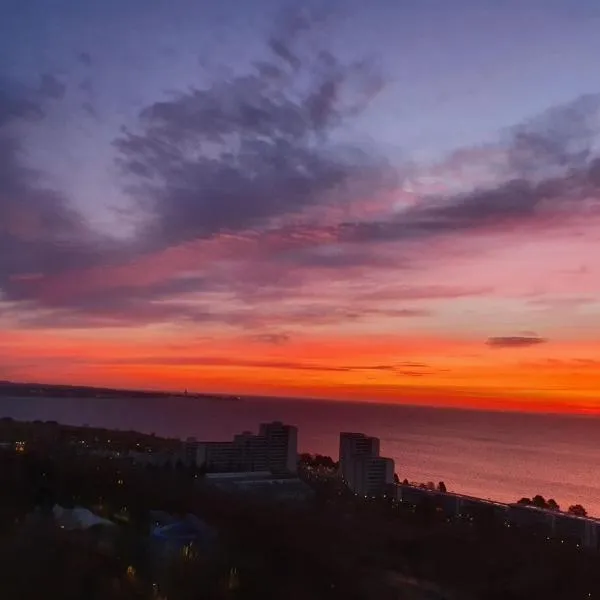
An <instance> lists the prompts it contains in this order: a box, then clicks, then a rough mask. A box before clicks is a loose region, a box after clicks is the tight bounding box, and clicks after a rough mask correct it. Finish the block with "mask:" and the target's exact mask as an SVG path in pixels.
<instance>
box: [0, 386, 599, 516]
mask: <svg viewBox="0 0 600 600" xmlns="http://www.w3.org/2000/svg"><path fill="white" fill-rule="evenodd" d="M0 416H8V417H12V418H15V419H20V420H34V419H40V420H55V421H58V422H60V423H65V424H73V425H85V424H88V425H92V426H100V427H107V428H110V429H121V430H137V431H142V432H145V433H151V432H154V433H156V434H157V435H161V436H166V437H177V438H181V439H185V438H187V437H196V438H197V439H199V440H207V441H211V440H213V441H214V440H225V439H229V438H231V437H232V436H233V435H234V434H235V433H239V432H241V431H256V430H257V428H258V424H259V423H261V422H265V421H271V420H280V421H283V422H285V423H289V424H293V425H296V426H297V427H298V447H299V451H300V452H310V453H320V454H327V455H330V456H332V457H333V458H335V459H337V455H338V439H339V433H340V431H359V432H363V433H366V434H368V435H373V436H376V437H378V438H380V439H381V453H382V455H384V456H390V457H392V458H393V459H394V460H395V462H396V472H397V473H398V475H399V477H400V479H401V480H402V479H404V478H407V479H408V480H409V481H415V482H429V481H433V482H435V483H436V484H437V483H438V482H439V481H444V482H445V484H446V487H447V488H448V490H450V491H454V492H457V493H462V494H468V495H472V496H477V497H480V498H489V499H493V500H497V501H500V502H515V501H517V500H518V499H520V498H522V497H523V496H528V497H531V496H534V495H536V494H541V495H543V496H544V497H545V498H554V499H555V500H556V501H557V502H558V503H559V505H560V506H561V507H562V508H563V509H566V508H567V507H568V506H569V505H571V504H582V505H583V506H584V507H585V508H586V509H587V511H588V513H589V514H590V515H593V516H598V517H600V418H598V417H595V416H587V415H586V416H580V415H563V414H561V415H556V414H532V413H513V412H490V411H486V412H484V411H474V410H458V409H446V408H431V407H421V406H418V407H416V406H407V405H398V404H394V405H391V404H366V403H364V404H361V403H356V402H340V401H336V402H333V401H316V400H292V399H285V398H244V399H241V400H223V399H197V398H191V397H187V398H186V397H174V398H165V397H160V398H143V399H139V398H135V399H125V398H118V399H104V398H0Z"/></svg>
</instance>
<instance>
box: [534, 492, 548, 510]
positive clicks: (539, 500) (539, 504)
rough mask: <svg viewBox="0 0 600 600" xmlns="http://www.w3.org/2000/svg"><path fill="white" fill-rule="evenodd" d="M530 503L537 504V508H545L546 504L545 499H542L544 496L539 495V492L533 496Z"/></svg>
mask: <svg viewBox="0 0 600 600" xmlns="http://www.w3.org/2000/svg"><path fill="white" fill-rule="evenodd" d="M531 503H532V504H533V506H537V507H538V508H547V507H548V505H547V504H546V500H545V499H544V496H540V495H539V494H537V495H536V496H534V497H533V499H532V501H531Z"/></svg>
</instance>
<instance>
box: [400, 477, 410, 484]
mask: <svg viewBox="0 0 600 600" xmlns="http://www.w3.org/2000/svg"><path fill="white" fill-rule="evenodd" d="M402 485H410V483H408V479H406V477H405V478H404V479H403V480H402Z"/></svg>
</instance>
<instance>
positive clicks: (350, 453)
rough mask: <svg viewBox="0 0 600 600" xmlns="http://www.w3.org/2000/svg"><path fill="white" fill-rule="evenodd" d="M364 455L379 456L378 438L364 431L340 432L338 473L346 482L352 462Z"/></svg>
mask: <svg viewBox="0 0 600 600" xmlns="http://www.w3.org/2000/svg"><path fill="white" fill-rule="evenodd" d="M364 456H371V457H373V456H379V439H378V438H376V437H371V436H368V435H365V434H364V433H353V432H349V431H346V432H342V433H340V454H339V474H340V477H341V478H342V479H343V480H344V481H346V482H348V481H349V478H350V476H351V475H350V473H351V470H352V469H353V468H354V467H353V462H354V460H355V459H357V458H360V457H364Z"/></svg>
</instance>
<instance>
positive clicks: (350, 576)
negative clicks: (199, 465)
mask: <svg viewBox="0 0 600 600" xmlns="http://www.w3.org/2000/svg"><path fill="white" fill-rule="evenodd" d="M109 440H110V441H109ZM0 441H1V442H2V449H1V450H0V598H10V599H11V600H12V599H15V600H17V599H19V600H21V599H22V600H29V599H34V598H35V599H36V600H37V599H38V598H40V597H43V596H49V597H56V598H61V599H65V600H70V599H72V600H76V599H77V600H79V599H81V598H86V599H89V600H95V599H98V600H100V599H102V600H121V599H123V600H126V599H127V600H128V599H139V600H147V599H148V600H149V599H151V598H153V599H155V600H156V599H159V598H161V599H163V600H165V599H168V600H188V599H189V600H192V599H193V600H198V599H203V598H206V599H219V598H239V599H243V598H256V599H269V598H273V599H279V598H286V599H290V600H293V599H296V598H297V599H306V600H309V599H311V600H312V599H319V598H344V599H355V600H359V599H366V598H374V599H377V600H386V599H388V598H389V599H401V598H407V599H411V598H412V599H417V600H424V599H438V600H439V599H441V598H448V599H465V600H470V599H489V600H494V599H498V600H521V599H523V600H524V599H526V598H527V599H531V598H544V599H545V600H553V599H565V600H576V599H579V598H581V599H583V598H590V597H591V598H594V597H600V571H599V570H598V568H597V564H598V560H599V559H600V556H598V554H597V553H596V552H591V551H586V550H583V549H582V548H579V547H577V545H574V544H569V543H565V542H564V541H563V542H561V541H558V540H548V539H546V537H543V536H539V535H535V532H532V531H528V530H524V529H516V528H508V527H505V526H502V525H501V524H497V523H494V522H490V521H488V520H486V519H484V518H478V517H477V515H474V516H471V517H469V518H467V519H461V520H460V521H458V520H450V519H448V518H447V517H445V516H444V515H443V514H442V513H440V512H439V511H438V510H435V509H432V508H431V507H427V506H422V507H413V506H410V505H407V504H406V503H400V504H399V503H395V502H390V501H387V500H377V501H368V502H366V501H361V500H358V499H356V498H355V497H354V496H351V495H348V494H347V493H346V492H345V491H344V490H343V489H342V488H341V487H340V485H339V484H338V482H337V480H336V479H335V478H332V477H331V473H330V469H327V468H326V467H320V466H315V464H314V463H312V462H311V461H310V458H309V457H304V458H303V461H302V463H301V465H300V471H301V475H302V477H303V478H304V479H305V480H306V481H307V482H309V483H310V485H311V486H313V488H314V490H315V496H314V499H313V500H312V501H310V502H304V503H301V504H284V503H277V502H270V501H268V499H263V500H261V501H259V500H257V499H254V498H250V497H246V496H243V495H236V494H226V493H224V492H221V491H219V490H218V489H216V488H214V487H213V486H211V485H210V484H209V483H208V482H207V480H206V479H205V478H204V477H203V475H202V473H200V472H198V471H196V470H194V469H186V468H183V467H182V466H181V465H178V464H177V463H175V464H174V466H171V467H160V468H159V467H153V466H149V465H146V466H141V465H136V464H135V463H134V462H133V461H132V460H131V456H130V452H134V451H135V452H137V451H140V448H142V449H143V451H145V452H152V451H154V450H156V451H173V452H176V451H177V443H176V442H175V441H173V440H162V439H160V438H156V437H154V436H144V435H142V434H136V433H135V432H109V431H106V430H95V429H90V428H75V427H63V426H61V425H58V424H55V423H29V424H23V423H16V422H13V421H11V420H7V419H4V420H2V421H0ZM115 444H117V445H118V449H115V450H113V451H108V452H107V451H106V448H107V447H108V448H111V447H113V445H115ZM99 449H102V452H99V451H98V450H99ZM56 505H60V506H62V507H64V508H66V509H68V508H71V507H75V506H78V507H87V508H89V509H91V510H92V511H93V512H94V513H95V514H97V515H99V516H102V517H103V518H105V519H107V520H110V521H112V522H113V523H114V525H113V526H110V527H105V526H102V525H96V526H94V527H90V528H87V529H76V528H75V529H70V528H68V527H67V528H64V527H62V526H61V525H60V524H59V523H58V522H57V521H56V519H55V517H54V516H53V515H54V512H53V510H54V507H55V506H56ZM157 510H160V511H162V512H163V513H165V514H171V515H187V514H193V515H196V516H197V517H199V518H200V519H202V520H203V521H204V522H206V523H207V524H208V525H209V526H210V527H211V528H212V529H213V530H214V531H215V532H217V537H216V539H215V541H214V542H212V543H211V544H209V545H207V546H202V545H195V546H194V545H191V546H185V547H183V548H179V549H178V550H177V551H175V552H170V553H167V554H164V553H162V554H159V555H157V553H156V549H155V548H154V546H153V543H152V541H151V535H150V534H151V531H152V529H153V528H154V526H155V523H154V516H153V515H154V514H155V512H154V511H157Z"/></svg>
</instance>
